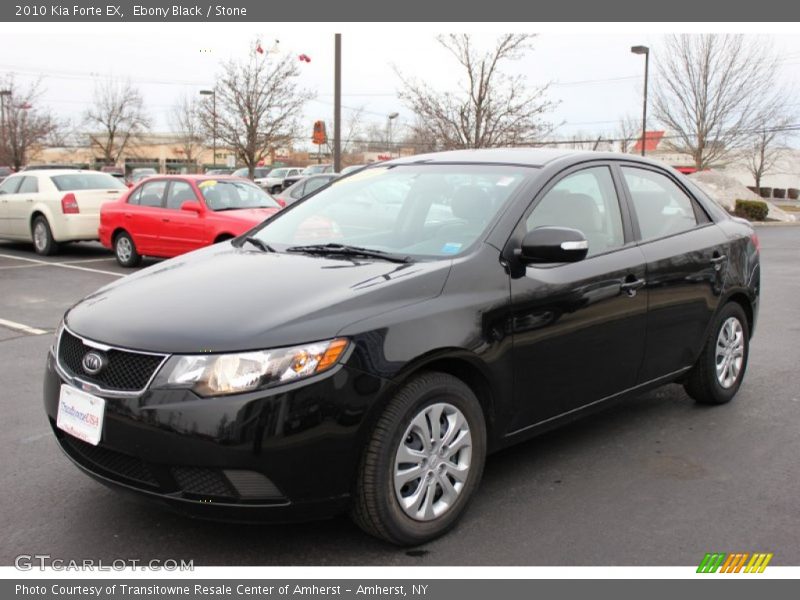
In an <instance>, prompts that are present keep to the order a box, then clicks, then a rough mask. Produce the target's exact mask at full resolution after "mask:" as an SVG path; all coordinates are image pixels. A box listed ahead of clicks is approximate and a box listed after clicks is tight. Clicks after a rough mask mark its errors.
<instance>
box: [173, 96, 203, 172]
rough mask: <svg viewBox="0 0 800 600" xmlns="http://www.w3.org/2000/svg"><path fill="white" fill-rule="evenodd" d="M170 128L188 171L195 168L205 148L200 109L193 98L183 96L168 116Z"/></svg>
mask: <svg viewBox="0 0 800 600" xmlns="http://www.w3.org/2000/svg"><path fill="white" fill-rule="evenodd" d="M170 120H171V121H172V128H173V130H174V131H175V134H176V141H177V143H178V145H179V149H180V153H181V154H183V157H184V159H185V160H186V163H187V166H188V168H190V169H195V168H196V167H197V165H196V163H197V159H198V157H199V156H200V153H201V152H202V151H203V148H204V147H205V144H204V143H203V142H204V129H203V119H202V107H201V106H200V103H199V102H198V101H197V100H196V99H195V98H193V97H190V96H187V95H184V96H182V97H181V98H180V100H179V101H178V104H177V105H176V106H175V108H174V109H173V111H172V114H171V115H170Z"/></svg>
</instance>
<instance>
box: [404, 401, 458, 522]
mask: <svg viewBox="0 0 800 600" xmlns="http://www.w3.org/2000/svg"><path fill="white" fill-rule="evenodd" d="M471 462H472V434H471V432H470V428H469V423H468V422H467V419H466V417H465V416H464V414H463V413H462V412H461V411H460V410H459V409H458V408H456V407H455V406H453V405H452V404H447V403H443V402H442V403H437V404H432V405H430V406H426V407H425V408H424V409H422V410H421V411H420V412H419V413H418V414H417V415H416V416H415V417H414V418H413V419H412V420H411V424H410V425H409V426H408V428H407V429H406V431H405V433H404V435H403V438H402V439H401V441H400V445H399V447H398V448H397V452H396V453H395V461H394V491H395V497H396V498H397V501H398V503H399V504H400V507H401V508H402V510H403V512H404V513H405V514H406V515H407V516H409V517H411V518H412V519H414V520H416V521H430V520H433V519H436V518H438V517H440V516H442V515H443V514H445V513H446V512H447V511H448V510H450V509H451V508H452V507H453V505H454V504H455V502H456V500H457V499H458V497H459V495H460V494H461V491H462V490H463V489H464V485H465V483H466V482H467V477H468V476H469V469H470V464H471Z"/></svg>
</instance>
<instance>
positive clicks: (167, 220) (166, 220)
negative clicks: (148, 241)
mask: <svg viewBox="0 0 800 600" xmlns="http://www.w3.org/2000/svg"><path fill="white" fill-rule="evenodd" d="M161 220H162V221H164V223H169V219H168V218H166V217H163V218H162V219H161Z"/></svg>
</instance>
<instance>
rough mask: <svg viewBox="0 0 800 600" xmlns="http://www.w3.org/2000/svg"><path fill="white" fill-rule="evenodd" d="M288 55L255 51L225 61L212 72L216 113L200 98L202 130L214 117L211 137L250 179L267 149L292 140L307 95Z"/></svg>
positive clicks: (207, 127)
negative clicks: (214, 136) (228, 151)
mask: <svg viewBox="0 0 800 600" xmlns="http://www.w3.org/2000/svg"><path fill="white" fill-rule="evenodd" d="M293 58H294V57H293V56H292V55H286V56H284V57H283V58H278V57H273V56H272V55H267V56H266V58H265V57H264V56H262V55H260V54H255V55H253V56H251V57H250V58H248V59H247V60H244V61H235V60H231V61H228V62H226V63H225V64H224V65H223V66H222V73H221V74H220V76H219V77H218V78H217V87H216V109H217V110H216V113H217V114H216V115H214V114H213V110H212V103H211V101H210V100H207V101H206V102H204V110H203V125H204V128H205V130H206V132H207V133H210V132H211V131H212V129H214V126H215V123H216V133H217V138H219V139H220V140H221V141H222V143H223V144H225V145H226V146H228V147H229V148H230V149H232V150H233V151H234V152H235V153H236V155H237V157H238V158H239V159H240V160H241V161H242V162H244V164H245V165H246V166H247V167H248V169H249V172H250V178H251V179H252V178H253V175H254V173H255V168H256V166H257V165H258V163H259V162H260V161H261V160H262V159H263V158H264V157H265V156H267V155H268V154H269V153H270V151H271V150H273V149H274V148H275V147H277V146H280V145H285V144H289V143H290V142H291V141H292V139H293V137H294V136H295V135H296V134H297V131H298V125H299V119H300V116H301V113H302V108H303V105H304V104H305V103H306V101H308V100H310V99H311V98H312V97H313V95H312V94H311V93H310V92H309V91H307V90H304V89H302V88H301V87H300V85H299V84H298V82H297V78H298V76H299V74H300V71H299V69H298V67H297V61H296V60H293ZM215 117H216V118H215Z"/></svg>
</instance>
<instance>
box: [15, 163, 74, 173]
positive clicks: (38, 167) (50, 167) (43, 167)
mask: <svg viewBox="0 0 800 600" xmlns="http://www.w3.org/2000/svg"><path fill="white" fill-rule="evenodd" d="M66 169H70V170H81V167H80V166H78V165H74V164H66V163H65V164H59V163H52V164H33V165H25V166H24V167H22V168H21V169H20V172H22V171H63V170H66Z"/></svg>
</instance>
